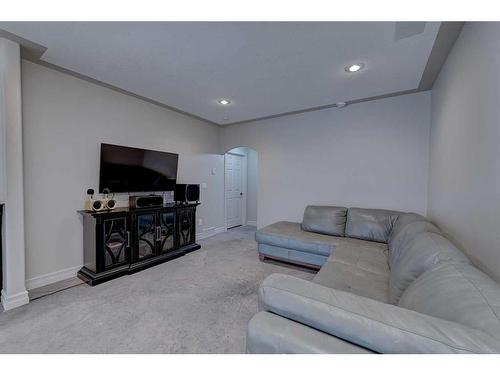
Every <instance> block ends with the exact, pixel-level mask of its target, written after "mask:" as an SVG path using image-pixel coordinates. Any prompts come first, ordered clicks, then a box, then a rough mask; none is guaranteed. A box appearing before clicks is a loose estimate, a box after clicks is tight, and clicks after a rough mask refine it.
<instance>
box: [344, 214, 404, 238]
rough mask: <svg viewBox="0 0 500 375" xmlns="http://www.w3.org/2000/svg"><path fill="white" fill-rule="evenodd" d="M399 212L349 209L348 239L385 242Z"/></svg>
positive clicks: (346, 230) (346, 233)
mask: <svg viewBox="0 0 500 375" xmlns="http://www.w3.org/2000/svg"><path fill="white" fill-rule="evenodd" d="M398 215H399V212H396V211H389V210H377V209H370V208H356V207H353V208H349V210H348V211H347V224H346V229H345V235H346V237H353V238H359V239H362V240H368V241H376V242H385V243H387V240H388V239H389V235H390V233H391V231H392V226H393V225H394V222H395V221H396V219H397V218H398Z"/></svg>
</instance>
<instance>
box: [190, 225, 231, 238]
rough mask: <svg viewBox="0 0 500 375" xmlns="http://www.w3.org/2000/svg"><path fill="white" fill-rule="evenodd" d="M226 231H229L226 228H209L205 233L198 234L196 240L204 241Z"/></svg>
mask: <svg viewBox="0 0 500 375" xmlns="http://www.w3.org/2000/svg"><path fill="white" fill-rule="evenodd" d="M225 231H227V229H226V227H217V228H207V229H205V230H204V231H203V232H200V233H196V240H197V241H198V240H203V239H205V238H208V237H212V236H215V235H216V234H219V233H224V232H225Z"/></svg>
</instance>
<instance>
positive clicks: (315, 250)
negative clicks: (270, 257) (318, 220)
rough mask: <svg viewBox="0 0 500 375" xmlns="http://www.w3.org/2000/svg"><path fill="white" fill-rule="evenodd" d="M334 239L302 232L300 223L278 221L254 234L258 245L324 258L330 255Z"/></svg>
mask: <svg viewBox="0 0 500 375" xmlns="http://www.w3.org/2000/svg"><path fill="white" fill-rule="evenodd" d="M335 238H336V237H332V236H328V235H325V234H319V233H312V232H307V231H304V230H302V229H301V227H300V223H292V222H289V221H279V222H277V223H274V224H271V225H268V226H267V227H264V228H261V229H259V230H258V231H257V232H255V240H256V241H257V242H258V243H262V244H267V245H271V246H277V247H283V248H286V249H292V250H299V251H304V252H308V253H312V254H319V255H324V256H329V255H330V254H331V252H332V248H333V247H334V245H335Z"/></svg>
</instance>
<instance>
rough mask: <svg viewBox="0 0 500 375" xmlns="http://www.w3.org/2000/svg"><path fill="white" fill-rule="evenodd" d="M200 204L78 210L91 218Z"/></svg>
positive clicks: (167, 204)
mask: <svg viewBox="0 0 500 375" xmlns="http://www.w3.org/2000/svg"><path fill="white" fill-rule="evenodd" d="M199 204H200V203H198V202H192V203H166V204H163V205H161V206H154V207H144V208H130V207H117V208H115V209H113V210H102V211H88V210H78V211H77V212H78V213H79V214H80V215H91V216H94V217H96V216H100V215H106V214H110V213H126V212H141V211H148V210H157V209H161V208H172V209H175V208H184V207H196V206H198V205H199Z"/></svg>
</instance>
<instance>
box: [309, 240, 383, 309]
mask: <svg viewBox="0 0 500 375" xmlns="http://www.w3.org/2000/svg"><path fill="white" fill-rule="evenodd" d="M313 281H314V282H315V283H317V284H320V285H324V286H327V287H330V288H334V289H337V290H343V291H346V292H351V293H354V294H357V295H359V296H363V297H368V298H372V299H375V300H378V301H381V302H384V303H387V302H388V301H389V266H388V260H387V246H386V245H384V244H380V243H375V242H367V241H362V240H354V239H350V241H344V242H342V243H340V244H338V245H337V246H336V248H335V249H334V251H333V253H332V255H330V257H329V258H328V260H327V262H326V263H325V264H324V265H323V267H321V270H320V271H319V272H318V274H317V275H316V276H315V278H314V280H313Z"/></svg>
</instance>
